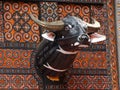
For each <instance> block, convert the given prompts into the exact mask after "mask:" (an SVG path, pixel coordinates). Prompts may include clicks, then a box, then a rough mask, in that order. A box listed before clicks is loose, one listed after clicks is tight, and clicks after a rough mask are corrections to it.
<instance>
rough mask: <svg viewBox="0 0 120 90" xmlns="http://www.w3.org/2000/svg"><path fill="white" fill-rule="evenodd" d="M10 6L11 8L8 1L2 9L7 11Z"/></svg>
mask: <svg viewBox="0 0 120 90" xmlns="http://www.w3.org/2000/svg"><path fill="white" fill-rule="evenodd" d="M10 8H11V4H10V3H8V2H6V3H4V9H5V10H6V11H9V10H10Z"/></svg>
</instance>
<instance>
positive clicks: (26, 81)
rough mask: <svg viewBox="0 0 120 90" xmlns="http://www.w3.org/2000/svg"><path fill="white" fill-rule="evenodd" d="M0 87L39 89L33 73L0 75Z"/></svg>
mask: <svg viewBox="0 0 120 90" xmlns="http://www.w3.org/2000/svg"><path fill="white" fill-rule="evenodd" d="M0 89H17V90H18V89H25V90H28V89H34V90H35V89H38V83H37V81H36V80H35V78H34V77H33V76H32V75H6V74H2V75H0Z"/></svg>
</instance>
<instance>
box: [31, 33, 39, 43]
mask: <svg viewBox="0 0 120 90" xmlns="http://www.w3.org/2000/svg"><path fill="white" fill-rule="evenodd" d="M39 39H40V36H39V35H38V34H34V35H33V36H32V41H35V42H38V41H39Z"/></svg>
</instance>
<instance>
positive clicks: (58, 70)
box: [43, 63, 67, 72]
mask: <svg viewBox="0 0 120 90" xmlns="http://www.w3.org/2000/svg"><path fill="white" fill-rule="evenodd" d="M43 66H44V67H46V68H48V69H50V70H53V71H57V72H64V71H66V70H67V69H63V70H60V69H55V68H53V67H51V66H50V65H49V63H47V65H45V64H43Z"/></svg>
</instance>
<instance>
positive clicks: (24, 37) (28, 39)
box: [23, 33, 31, 41]
mask: <svg viewBox="0 0 120 90" xmlns="http://www.w3.org/2000/svg"><path fill="white" fill-rule="evenodd" d="M23 39H24V40H25V41H30V40H31V36H30V34H29V33H24V34H23Z"/></svg>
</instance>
